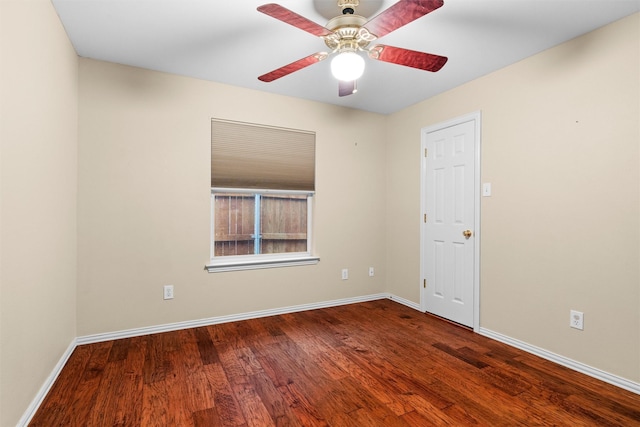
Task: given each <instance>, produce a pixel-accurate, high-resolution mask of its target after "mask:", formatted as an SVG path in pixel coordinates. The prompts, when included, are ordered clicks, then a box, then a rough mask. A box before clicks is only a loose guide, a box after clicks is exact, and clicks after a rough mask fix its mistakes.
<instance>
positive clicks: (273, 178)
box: [211, 119, 315, 191]
mask: <svg viewBox="0 0 640 427" xmlns="http://www.w3.org/2000/svg"><path fill="white" fill-rule="evenodd" d="M211 187H218V188H256V189H267V190H273V189H277V190H302V191H314V190H315V133H313V132H306V131H299V130H292V129H283V128H276V127H269V126H262V125H254V124H250V123H242V122H234V121H229V120H220V119H213V120H212V121H211Z"/></svg>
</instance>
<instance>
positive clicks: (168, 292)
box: [164, 285, 173, 299]
mask: <svg viewBox="0 0 640 427" xmlns="http://www.w3.org/2000/svg"><path fill="white" fill-rule="evenodd" d="M164 299H173V285H164Z"/></svg>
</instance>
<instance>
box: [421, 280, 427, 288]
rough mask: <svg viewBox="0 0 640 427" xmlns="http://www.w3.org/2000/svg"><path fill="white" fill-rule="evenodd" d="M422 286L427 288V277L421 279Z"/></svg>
mask: <svg viewBox="0 0 640 427" xmlns="http://www.w3.org/2000/svg"><path fill="white" fill-rule="evenodd" d="M422 287H423V288H425V289H427V279H422Z"/></svg>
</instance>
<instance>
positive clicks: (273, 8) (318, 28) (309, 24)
mask: <svg viewBox="0 0 640 427" xmlns="http://www.w3.org/2000/svg"><path fill="white" fill-rule="evenodd" d="M258 11H259V12H262V13H264V14H265V15H269V16H271V17H272V18H276V19H278V20H280V21H282V22H284V23H287V24H289V25H293V26H294V27H296V28H300V29H301V30H304V31H306V32H307V33H311V34H313V35H314V36H318V37H322V36H328V35H329V34H331V31H329V30H327V29H326V28H325V27H323V26H322V25H320V24H316V23H315V22H313V21H310V20H308V19H307V18H305V17H304V16H301V15H298V14H297V13H295V12H292V11H290V10H289V9H287V8H285V7H282V6H280V5H279V4H275V3H269V4H263V5H262V6H260V7H258Z"/></svg>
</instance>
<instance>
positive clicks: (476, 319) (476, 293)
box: [419, 111, 482, 332]
mask: <svg viewBox="0 0 640 427" xmlns="http://www.w3.org/2000/svg"><path fill="white" fill-rule="evenodd" d="M470 121H473V122H474V127H475V141H474V149H475V153H474V154H475V155H474V162H475V176H474V178H473V179H474V191H473V195H474V196H473V199H474V200H473V203H474V220H473V222H474V224H473V227H474V235H475V236H474V237H475V238H474V248H473V249H474V260H473V264H474V266H473V330H474V332H478V331H479V329H480V239H481V233H480V195H481V191H480V187H481V185H480V158H481V157H480V148H481V140H482V137H481V134H480V131H481V128H482V126H481V125H482V114H481V112H480V111H476V112H473V113H469V114H465V115H464V116H460V117H456V118H454V119H451V120H447V121H446V122H442V123H438V124H435V125H432V126H427V127H424V128H422V129H421V130H420V159H421V161H420V285H419V286H420V311H422V312H426V311H427V308H426V290H425V288H424V287H423V281H424V280H425V278H426V266H425V261H424V254H425V240H426V239H425V232H426V227H425V222H424V219H423V218H424V215H425V214H426V197H425V191H426V186H425V180H426V175H427V171H426V158H425V156H424V152H425V150H426V146H427V134H429V133H432V132H435V131H438V130H442V129H445V128H448V127H451V126H456V125H459V124H461V123H466V122H470Z"/></svg>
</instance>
